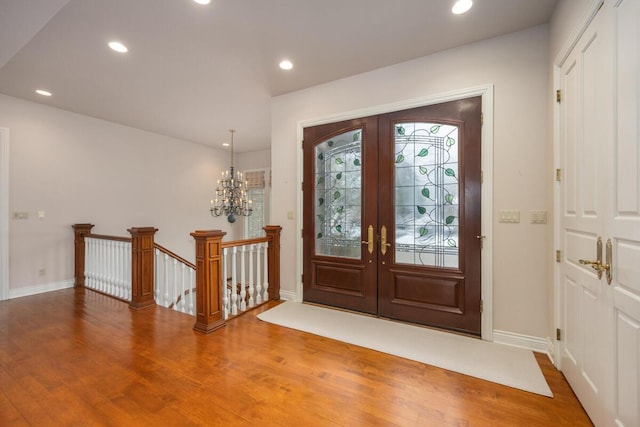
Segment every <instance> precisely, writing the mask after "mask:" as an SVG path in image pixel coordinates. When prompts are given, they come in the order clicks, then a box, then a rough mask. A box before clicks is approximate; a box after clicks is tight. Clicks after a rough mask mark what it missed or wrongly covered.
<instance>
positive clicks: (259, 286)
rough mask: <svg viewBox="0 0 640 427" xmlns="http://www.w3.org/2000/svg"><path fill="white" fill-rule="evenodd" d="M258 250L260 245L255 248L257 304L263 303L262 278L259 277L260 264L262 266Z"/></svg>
mask: <svg viewBox="0 0 640 427" xmlns="http://www.w3.org/2000/svg"><path fill="white" fill-rule="evenodd" d="M260 248H261V245H260V244H258V245H257V247H256V301H257V303H258V304H260V303H262V302H263V301H264V299H263V298H262V291H263V289H262V276H261V275H260V264H262V259H260Z"/></svg>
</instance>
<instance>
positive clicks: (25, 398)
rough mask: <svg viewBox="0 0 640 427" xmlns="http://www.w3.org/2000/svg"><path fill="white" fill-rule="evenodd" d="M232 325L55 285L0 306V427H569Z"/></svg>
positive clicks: (554, 403)
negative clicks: (209, 326) (207, 330)
mask: <svg viewBox="0 0 640 427" xmlns="http://www.w3.org/2000/svg"><path fill="white" fill-rule="evenodd" d="M255 314H256V313H255V312H252V313H248V314H246V315H243V316H240V317H238V318H236V319H234V320H232V321H230V322H229V323H228V325H227V326H226V327H225V328H222V329H220V330H218V331H216V332H214V333H212V334H210V335H202V334H199V333H196V332H194V331H193V330H192V329H191V328H192V327H193V323H194V318H193V317H190V316H187V315H183V314H180V313H177V312H172V311H170V310H167V309H164V308H158V307H156V308H151V309H147V310H142V311H132V310H130V309H129V308H128V306H127V304H126V303H123V302H120V301H117V300H113V299H110V298H109V297H106V296H103V295H100V294H97V293H94V292H91V291H88V290H87V291H82V290H78V291H75V290H74V289H67V290H62V291H57V292H51V293H48V294H41V295H35V296H30V297H24V298H18V299H14V300H9V301H2V302H0V425H1V426H67V425H69V426H76V425H78V426H80V425H82V426H85V425H87V426H92V425H106V426H136V425H153V426H191V425H207V426H218V425H221V426H222V425H224V426H235V425H252V426H271V425H282V426H338V425H348V426H369V425H381V426H503V425H505V426H523V425H524V426H563V425H564V426H582V425H591V423H590V421H589V419H588V418H587V416H586V414H585V412H584V411H583V409H582V407H581V406H580V404H579V403H578V401H577V400H576V398H575V396H574V395H573V393H572V392H571V389H570V388H569V386H568V384H567V382H566V381H565V380H564V378H563V376H562V374H561V373H560V372H558V371H557V370H556V369H555V368H554V367H553V365H552V364H551V363H550V361H549V360H548V358H547V357H546V355H537V356H536V357H537V360H538V363H539V364H540V366H541V367H542V370H543V372H544V375H545V377H546V379H547V381H548V383H549V386H550V387H551V389H552V391H553V394H554V396H555V397H554V398H553V399H550V398H547V397H543V396H539V395H536V394H532V393H528V392H524V391H520V390H516V389H512V388H509V387H506V386H501V385H496V384H493V383H489V382H486V381H482V380H478V379H475V378H471V377H468V376H465V375H462V374H457V373H453V372H449V371H445V370H442V369H438V368H434V367H431V366H427V365H423V364H420V363H417V362H413V361H409V360H404V359H400V358H397V357H393V356H389V355H386V354H382V353H378V352H375V351H371V350H367V349H363V348H359V347H355V346H353V345H349V344H345V343H341V342H336V341H332V340H330V339H326V338H321V337H317V336H314V335H309V334H305V333H302V332H298V331H294V330H290V329H286V328H282V327H279V326H275V325H271V324H268V323H265V322H262V321H260V320H258V319H257V318H256V317H255Z"/></svg>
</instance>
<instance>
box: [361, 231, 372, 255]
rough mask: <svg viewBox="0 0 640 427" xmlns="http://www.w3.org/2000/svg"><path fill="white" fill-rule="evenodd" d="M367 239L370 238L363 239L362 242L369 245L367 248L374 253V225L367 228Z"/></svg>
mask: <svg viewBox="0 0 640 427" xmlns="http://www.w3.org/2000/svg"><path fill="white" fill-rule="evenodd" d="M367 239H368V240H363V241H362V244H363V245H367V250H368V251H369V253H370V254H372V253H373V245H375V242H374V241H373V225H370V226H369V228H367Z"/></svg>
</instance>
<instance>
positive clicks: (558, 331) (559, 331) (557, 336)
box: [556, 328, 562, 341]
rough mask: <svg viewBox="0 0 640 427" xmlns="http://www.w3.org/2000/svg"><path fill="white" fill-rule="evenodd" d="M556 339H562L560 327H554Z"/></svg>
mask: <svg viewBox="0 0 640 427" xmlns="http://www.w3.org/2000/svg"><path fill="white" fill-rule="evenodd" d="M556 340H557V341H562V330H560V328H557V329H556Z"/></svg>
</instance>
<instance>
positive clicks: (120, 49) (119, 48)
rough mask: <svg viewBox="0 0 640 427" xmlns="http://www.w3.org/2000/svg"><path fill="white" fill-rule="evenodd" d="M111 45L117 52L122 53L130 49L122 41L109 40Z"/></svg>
mask: <svg viewBox="0 0 640 427" xmlns="http://www.w3.org/2000/svg"><path fill="white" fill-rule="evenodd" d="M109 47H110V48H111V49H113V50H115V51H116V52H120V53H126V52H128V51H129V49H128V48H127V47H126V46H125V45H123V44H122V43H120V42H115V41H114V42H109Z"/></svg>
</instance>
